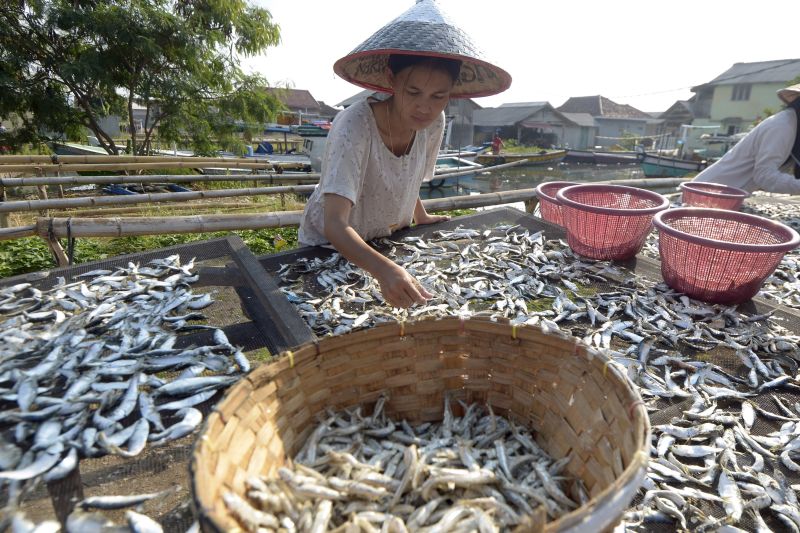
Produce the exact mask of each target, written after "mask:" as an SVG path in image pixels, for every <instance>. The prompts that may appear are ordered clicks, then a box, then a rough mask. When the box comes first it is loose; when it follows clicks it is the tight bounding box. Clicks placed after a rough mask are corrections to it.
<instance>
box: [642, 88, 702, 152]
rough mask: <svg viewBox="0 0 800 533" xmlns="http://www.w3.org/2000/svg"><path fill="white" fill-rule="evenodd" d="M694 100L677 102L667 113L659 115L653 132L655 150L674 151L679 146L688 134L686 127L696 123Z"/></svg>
mask: <svg viewBox="0 0 800 533" xmlns="http://www.w3.org/2000/svg"><path fill="white" fill-rule="evenodd" d="M693 98H694V97H692V98H690V99H689V100H676V101H675V103H674V104H672V105H671V106H669V108H668V109H667V110H666V111H664V112H663V113H660V114H658V115H657V117H658V121H657V123H656V124H655V129H654V130H653V131H652V132H651V134H652V135H654V140H655V146H654V147H655V148H658V149H664V150H672V149H675V148H676V147H678V146H679V144H680V143H679V142H678V141H679V140H681V139H682V137H683V135H684V134H685V132H686V128H685V126H687V125H690V124H691V123H692V121H694V113H693V112H692V103H693Z"/></svg>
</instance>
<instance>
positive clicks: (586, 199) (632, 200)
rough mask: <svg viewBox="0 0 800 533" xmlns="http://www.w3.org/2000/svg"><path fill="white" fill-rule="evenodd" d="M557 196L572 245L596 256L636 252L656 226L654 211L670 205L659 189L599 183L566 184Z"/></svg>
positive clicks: (622, 256)
mask: <svg viewBox="0 0 800 533" xmlns="http://www.w3.org/2000/svg"><path fill="white" fill-rule="evenodd" d="M556 198H557V199H558V201H559V202H560V203H561V213H562V216H563V217H564V227H565V228H566V230H567V243H568V244H569V247H570V248H572V250H573V251H574V252H575V253H578V254H580V255H583V256H586V257H591V258H593V259H611V260H624V259H630V258H631V257H633V256H635V255H636V254H637V253H638V252H639V250H640V249H641V248H642V245H643V244H644V241H645V239H646V238H647V234H648V233H650V230H651V229H652V228H653V215H655V214H656V213H658V212H659V211H662V210H664V209H666V208H667V207H669V200H667V199H666V198H665V197H664V196H662V195H660V194H658V193H655V192H652V191H646V190H644V189H637V188H635V187H625V186H623V185H605V184H599V183H595V184H584V185H573V186H572V187H566V188H564V189H561V190H560V191H558V192H557V193H556Z"/></svg>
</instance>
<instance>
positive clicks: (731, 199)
mask: <svg viewBox="0 0 800 533" xmlns="http://www.w3.org/2000/svg"><path fill="white" fill-rule="evenodd" d="M680 189H681V192H682V193H683V194H682V195H681V199H682V201H683V203H684V204H686V205H689V206H692V207H711V208H716V209H730V210H731V211H738V210H739V208H741V207H742V204H743V203H744V199H745V198H747V197H748V196H750V193H749V192H747V191H745V190H743V189H739V188H737V187H731V186H729V185H722V184H719V183H704V182H697V181H690V182H687V183H681V184H680Z"/></svg>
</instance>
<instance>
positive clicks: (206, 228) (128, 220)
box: [36, 211, 303, 238]
mask: <svg viewBox="0 0 800 533" xmlns="http://www.w3.org/2000/svg"><path fill="white" fill-rule="evenodd" d="M302 215H303V212H302V211H279V212H274V213H260V214H249V215H191V216H176V217H112V218H75V217H68V218H40V219H38V220H37V221H36V233H37V234H38V235H39V236H40V237H42V238H47V236H48V234H49V232H50V230H51V229H52V233H53V234H54V235H55V236H56V237H65V236H67V233H69V235H70V236H72V237H122V236H129V235H157V234H161V233H206V232H212V231H234V230H247V229H262V228H278V227H283V226H298V225H299V224H300V218H301V217H302ZM68 225H69V230H68Z"/></svg>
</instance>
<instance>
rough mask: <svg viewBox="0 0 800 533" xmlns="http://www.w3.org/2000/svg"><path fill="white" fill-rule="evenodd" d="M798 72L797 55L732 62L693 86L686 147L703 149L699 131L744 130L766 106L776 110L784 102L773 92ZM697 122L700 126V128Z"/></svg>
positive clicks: (730, 132)
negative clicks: (721, 71)
mask: <svg viewBox="0 0 800 533" xmlns="http://www.w3.org/2000/svg"><path fill="white" fill-rule="evenodd" d="M797 76H800V59H779V60H773V61H759V62H755V63H734V64H733V66H732V67H731V68H729V69H728V70H726V71H725V72H723V73H721V74H720V75H718V76H717V77H716V78H714V79H712V80H711V81H709V82H706V83H703V84H701V85H697V86H695V87H692V92H694V93H695V95H694V97H693V98H692V106H691V107H692V112H693V114H694V117H695V119H694V122H693V123H692V124H693V125H694V126H695V129H694V130H693V131H692V132H691V135H690V136H689V138H688V139H687V147H691V148H694V149H705V148H706V146H705V143H704V142H703V141H702V140H700V136H701V135H702V134H704V133H705V134H710V133H715V134H716V135H720V136H731V135H735V134H737V133H741V132H746V131H747V130H748V129H749V128H750V127H751V126H752V125H753V124H754V123H755V122H756V121H758V120H760V119H763V118H765V115H766V113H765V110H771V111H773V112H775V111H778V110H779V109H780V108H781V106H782V105H783V103H782V102H781V101H780V100H779V99H778V96H777V94H776V92H777V91H778V90H779V89H782V88H783V87H785V86H786V85H787V83H788V82H790V81H791V80H793V79H795V78H796V77H797ZM700 126H703V127H702V128H701V127H700Z"/></svg>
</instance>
